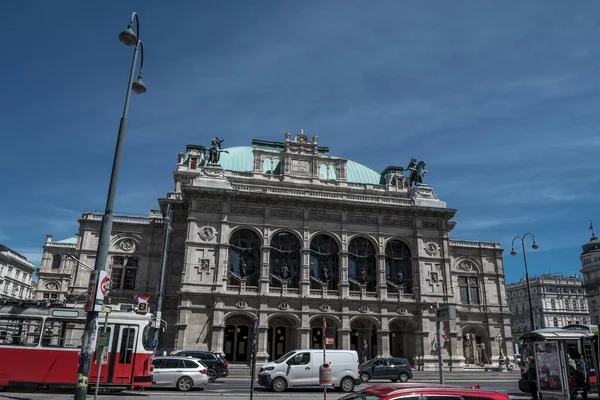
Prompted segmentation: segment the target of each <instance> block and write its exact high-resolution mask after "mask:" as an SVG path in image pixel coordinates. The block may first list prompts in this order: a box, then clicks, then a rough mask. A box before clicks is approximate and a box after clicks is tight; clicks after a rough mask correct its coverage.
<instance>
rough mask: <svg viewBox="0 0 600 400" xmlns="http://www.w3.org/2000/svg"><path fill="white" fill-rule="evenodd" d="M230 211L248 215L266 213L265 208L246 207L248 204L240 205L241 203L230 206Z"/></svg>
mask: <svg viewBox="0 0 600 400" xmlns="http://www.w3.org/2000/svg"><path fill="white" fill-rule="evenodd" d="M229 212H231V213H232V214H246V215H259V216H263V215H265V209H264V208H258V207H246V206H240V205H232V206H231V207H229Z"/></svg>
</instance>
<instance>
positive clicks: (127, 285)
mask: <svg viewBox="0 0 600 400" xmlns="http://www.w3.org/2000/svg"><path fill="white" fill-rule="evenodd" d="M137 267H138V258H137V257H125V256H113V258H112V265H111V268H110V288H111V289H126V290H131V289H134V288H135V278H136V276H137Z"/></svg>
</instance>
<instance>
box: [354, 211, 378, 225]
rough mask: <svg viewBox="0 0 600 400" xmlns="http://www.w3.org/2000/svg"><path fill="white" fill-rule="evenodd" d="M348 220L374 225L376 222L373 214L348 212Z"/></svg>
mask: <svg viewBox="0 0 600 400" xmlns="http://www.w3.org/2000/svg"><path fill="white" fill-rule="evenodd" d="M347 220H348V222H351V223H355V224H369V225H375V224H377V222H378V221H377V217H376V216H374V215H352V214H349V215H348V218H347Z"/></svg>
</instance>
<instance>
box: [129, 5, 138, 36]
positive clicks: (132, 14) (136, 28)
mask: <svg viewBox="0 0 600 400" xmlns="http://www.w3.org/2000/svg"><path fill="white" fill-rule="evenodd" d="M134 19H135V34H136V35H137V37H138V40H139V38H140V17H139V16H138V14H137V13H136V12H135V11H134V12H133V13H131V18H130V19H129V25H131V27H132V28H133V20H134Z"/></svg>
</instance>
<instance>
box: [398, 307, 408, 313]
mask: <svg viewBox="0 0 600 400" xmlns="http://www.w3.org/2000/svg"><path fill="white" fill-rule="evenodd" d="M396 312H397V313H398V314H400V315H404V314H406V312H407V310H406V308H404V307H400V308H398V309H397V310H396Z"/></svg>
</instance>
